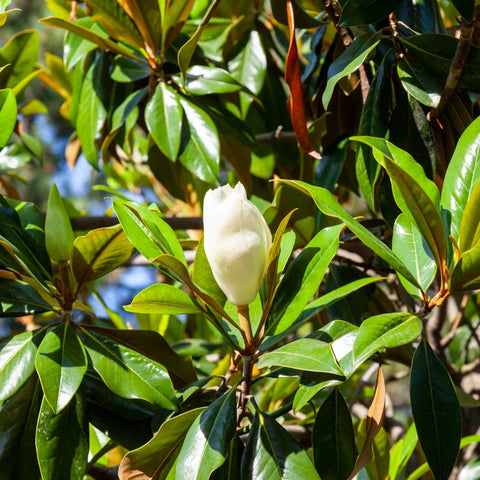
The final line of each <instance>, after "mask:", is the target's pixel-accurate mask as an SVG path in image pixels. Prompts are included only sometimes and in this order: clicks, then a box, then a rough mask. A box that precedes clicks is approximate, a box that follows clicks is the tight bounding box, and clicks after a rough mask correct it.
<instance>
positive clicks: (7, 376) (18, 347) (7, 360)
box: [0, 328, 45, 450]
mask: <svg viewBox="0 0 480 480" xmlns="http://www.w3.org/2000/svg"><path fill="white" fill-rule="evenodd" d="M44 335H45V329H44V328H42V329H39V330H34V331H33V332H24V333H19V334H18V335H15V336H13V337H10V338H6V339H4V340H2V341H1V342H0V403H1V402H3V401H4V400H5V399H7V398H9V397H11V396H12V395H13V394H15V392H17V391H18V389H19V388H20V387H21V386H22V385H23V384H24V383H25V382H26V381H27V380H28V378H30V377H31V375H32V373H33V372H34V370H35V355H36V354H37V349H38V345H39V344H40V342H41V340H42V338H43V336H44ZM0 450H1V449H0Z"/></svg>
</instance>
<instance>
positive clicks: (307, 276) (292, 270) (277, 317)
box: [267, 225, 343, 336]
mask: <svg viewBox="0 0 480 480" xmlns="http://www.w3.org/2000/svg"><path fill="white" fill-rule="evenodd" d="M342 227H343V226H342V225H337V226H334V227H329V228H325V229H323V230H322V231H321V232H319V233H318V234H317V235H316V236H315V237H314V239H313V240H312V241H311V242H310V243H309V244H308V245H307V246H306V247H305V248H304V249H303V250H302V252H301V253H300V255H299V256H298V257H297V258H296V259H295V261H294V262H293V263H292V264H291V265H290V267H289V268H288V270H287V271H286V273H285V276H284V277H283V279H282V281H281V283H280V285H279V286H278V289H277V291H276V293H275V296H274V297H273V301H272V307H271V309H270V312H269V314H268V317H267V335H270V336H271V335H276V334H279V333H282V332H283V331H285V330H286V329H287V328H289V327H290V326H291V325H292V324H293V322H295V320H297V318H298V316H299V315H300V314H301V312H302V310H303V309H304V308H305V306H306V305H307V303H308V301H309V300H311V298H312V297H313V295H314V294H315V292H316V291H317V289H318V287H319V285H320V283H321V281H322V279H323V276H324V275H325V272H326V270H327V268H328V266H329V264H330V262H331V260H332V258H333V257H334V256H335V254H336V253H337V250H338V245H339V243H338V242H339V240H338V236H339V235H340V231H341V229H342Z"/></svg>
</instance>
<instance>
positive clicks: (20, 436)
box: [0, 375, 42, 480]
mask: <svg viewBox="0 0 480 480" xmlns="http://www.w3.org/2000/svg"><path fill="white" fill-rule="evenodd" d="M41 399H42V388H41V387H40V382H39V381H38V379H37V377H36V375H32V376H31V377H30V378H29V379H28V380H27V381H26V382H25V383H24V384H23V385H22V387H21V388H20V389H19V390H18V391H17V392H16V393H15V394H14V395H13V396H12V397H10V398H9V399H8V400H6V401H5V402H4V403H3V404H2V406H1V407H0V471H1V472H2V480H3V479H4V480H40V472H39V470H38V465H37V458H36V452H35V434H36V431H37V417H38V410H39V408H40V402H41Z"/></svg>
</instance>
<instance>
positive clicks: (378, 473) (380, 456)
mask: <svg viewBox="0 0 480 480" xmlns="http://www.w3.org/2000/svg"><path fill="white" fill-rule="evenodd" d="M367 428H368V427H367V419H366V418H363V419H362V420H361V421H360V423H359V425H358V432H357V446H358V449H359V450H360V449H361V448H362V447H363V445H364V444H365V438H366V436H367V435H368V432H367ZM370 449H371V452H372V457H371V460H370V461H369V462H368V463H367V464H366V465H365V469H366V471H367V473H368V477H369V478H375V479H381V478H387V475H388V466H389V460H390V453H389V451H390V443H389V440H388V434H387V432H386V431H385V429H384V428H383V427H380V428H379V431H378V433H377V434H376V435H375V437H374V438H373V439H372V442H371V446H370Z"/></svg>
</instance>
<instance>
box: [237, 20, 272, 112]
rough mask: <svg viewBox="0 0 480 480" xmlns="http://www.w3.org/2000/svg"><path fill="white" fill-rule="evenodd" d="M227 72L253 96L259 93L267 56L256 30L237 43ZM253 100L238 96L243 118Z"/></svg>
mask: <svg viewBox="0 0 480 480" xmlns="http://www.w3.org/2000/svg"><path fill="white" fill-rule="evenodd" d="M228 70H229V71H230V73H231V74H232V75H233V77H235V78H236V79H237V80H238V81H239V82H240V83H241V84H242V85H244V86H245V87H247V88H248V90H249V91H250V92H252V93H254V94H258V93H260V90H261V89H262V87H263V84H264V82H265V75H266V70H267V56H266V54H265V49H264V48H263V44H262V42H261V39H260V34H259V32H258V31H257V30H255V29H252V30H250V31H249V32H248V33H247V34H245V36H244V37H243V38H242V39H241V40H240V42H238V44H237V45H236V47H235V52H234V54H233V55H232V58H231V59H230V60H229V62H228ZM252 101H253V98H252V97H251V96H249V95H247V94H246V93H241V94H240V110H241V112H242V116H243V118H245V116H246V115H247V110H248V107H249V105H250V103H251V102H252Z"/></svg>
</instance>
